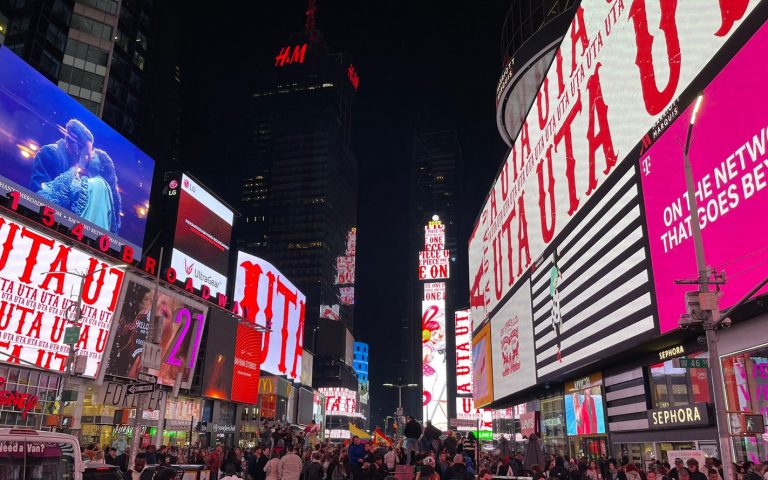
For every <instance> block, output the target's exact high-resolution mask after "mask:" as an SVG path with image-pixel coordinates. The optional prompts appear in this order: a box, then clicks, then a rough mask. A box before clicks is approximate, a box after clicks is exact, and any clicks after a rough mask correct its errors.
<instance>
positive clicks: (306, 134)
mask: <svg viewBox="0 0 768 480" xmlns="http://www.w3.org/2000/svg"><path fill="white" fill-rule="evenodd" d="M310 10H312V8H311V7H310ZM255 78H256V83H255V85H254V86H253V95H252V103H251V105H250V109H251V114H250V118H249V122H250V125H251V126H252V130H251V134H252V142H251V149H250V151H249V152H248V158H249V162H248V163H247V164H244V165H242V171H243V181H242V189H241V202H240V205H239V210H240V213H241V214H242V218H241V219H240V222H239V226H238V228H237V231H236V238H237V242H238V248H240V249H243V250H245V251H248V252H250V253H253V254H255V255H257V256H259V257H262V258H265V259H267V260H269V261H270V262H271V263H272V264H274V265H275V266H277V267H278V268H279V269H280V271H281V272H283V273H284V274H285V275H286V276H287V277H288V278H290V279H291V282H293V283H294V284H295V285H296V286H297V287H298V288H299V289H300V290H301V291H302V292H304V293H305V294H306V296H307V306H306V319H305V332H304V335H305V336H304V346H305V348H306V349H308V350H310V351H312V352H314V353H315V354H316V355H315V360H314V361H315V369H314V371H315V375H314V383H315V386H327V387H331V386H336V385H337V384H338V383H339V382H342V383H345V382H346V383H349V382H348V381H347V380H349V379H354V371H353V370H352V366H351V365H352V358H351V351H352V344H351V342H352V328H353V308H354V243H355V241H354V239H355V229H354V227H355V224H356V218H357V160H356V158H355V156H354V154H353V152H352V105H353V102H354V99H355V95H356V90H357V87H358V82H359V80H358V77H357V73H356V72H355V69H354V66H353V65H352V64H351V63H350V62H349V61H348V60H347V59H346V57H345V55H344V54H341V53H334V52H333V51H331V49H330V48H329V47H328V45H327V44H326V43H325V41H324V39H323V36H322V35H321V33H320V32H319V31H318V30H317V29H315V28H314V20H313V15H312V14H311V13H308V21H307V29H306V31H304V32H301V33H299V34H295V35H293V36H291V37H289V38H288V39H286V41H285V42H284V43H283V44H281V45H278V46H276V48H275V56H274V58H273V59H271V60H270V61H269V62H268V64H265V65H263V66H262V67H261V68H260V71H259V72H258V73H257V74H256V75H255ZM337 267H339V268H338V269H337ZM346 267H351V270H349V269H347V268H346ZM344 269H346V270H345V272H346V273H344V272H342V270H344ZM321 306H324V307H323V311H324V312H325V313H324V314H323V317H324V318H323V319H320V316H321V315H320V310H321ZM326 307H327V308H326ZM328 322H336V323H337V324H338V325H336V327H339V328H335V327H334V325H331V324H329V323H328ZM321 325H322V326H321ZM324 366H327V367H328V368H325V367H324ZM345 366H346V367H345ZM340 369H341V370H340ZM323 372H327V373H328V378H327V379H326V380H324V378H326V375H325V374H324V373H323ZM331 372H335V373H331ZM345 378H346V379H347V380H343V379H345ZM353 383H355V384H356V381H355V382H353Z"/></svg>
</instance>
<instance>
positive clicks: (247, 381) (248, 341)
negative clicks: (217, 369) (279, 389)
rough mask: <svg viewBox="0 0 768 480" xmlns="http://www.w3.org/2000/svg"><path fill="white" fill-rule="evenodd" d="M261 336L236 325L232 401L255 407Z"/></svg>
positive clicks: (250, 328)
mask: <svg viewBox="0 0 768 480" xmlns="http://www.w3.org/2000/svg"><path fill="white" fill-rule="evenodd" d="M262 336H263V334H262V333H261V332H260V331H258V330H256V329H255V328H253V327H251V326H249V325H243V324H242V323H240V324H238V325H237V340H236V341H235V366H234V369H233V370H232V397H231V399H232V401H233V402H241V403H247V404H250V405H255V404H256V401H257V400H258V397H259V365H260V364H259V357H260V356H261V341H262Z"/></svg>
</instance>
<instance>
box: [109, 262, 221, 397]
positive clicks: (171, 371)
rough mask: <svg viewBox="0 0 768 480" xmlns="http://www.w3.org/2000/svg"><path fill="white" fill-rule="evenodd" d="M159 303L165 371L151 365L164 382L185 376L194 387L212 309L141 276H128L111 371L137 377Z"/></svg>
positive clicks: (111, 354) (186, 382) (185, 384)
mask: <svg viewBox="0 0 768 480" xmlns="http://www.w3.org/2000/svg"><path fill="white" fill-rule="evenodd" d="M155 292H157V302H156V307H155V318H156V321H157V324H156V325H157V327H158V328H160V329H161V330H160V333H159V336H160V342H159V344H160V351H161V353H162V361H161V367H160V369H159V370H156V369H149V373H150V374H151V375H154V376H156V377H157V383H158V384H160V385H167V386H173V385H174V384H175V382H176V378H177V377H178V376H179V375H181V383H180V385H181V387H182V388H189V387H190V385H191V383H192V375H193V373H194V371H195V364H196V362H197V357H198V353H199V352H200V342H201V340H202V336H203V328H204V327H205V318H206V315H207V314H208V307H207V306H206V305H204V304H203V303H201V302H197V301H195V300H192V299H190V298H188V297H186V296H184V295H181V294H179V293H177V292H175V291H173V290H171V289H169V288H166V287H157V286H156V285H155V284H154V282H152V281H150V280H147V279H144V278H142V277H139V276H136V275H132V274H129V275H126V279H125V281H124V282H123V292H122V293H121V296H120V304H119V308H118V311H119V314H120V317H119V318H118V319H117V325H115V328H114V333H113V340H112V348H111V350H110V352H109V358H108V365H107V368H106V373H107V374H109V375H114V376H116V377H125V378H132V379H135V378H137V373H138V372H139V371H140V370H141V354H142V352H143V347H144V343H145V342H146V341H147V335H148V334H149V327H150V324H149V319H150V314H151V310H152V305H153V303H154V296H155Z"/></svg>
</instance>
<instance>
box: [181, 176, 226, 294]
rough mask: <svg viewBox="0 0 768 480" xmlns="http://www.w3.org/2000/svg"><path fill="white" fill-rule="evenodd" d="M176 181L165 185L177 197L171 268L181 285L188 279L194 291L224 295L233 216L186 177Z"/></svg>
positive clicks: (204, 190) (219, 202) (203, 188)
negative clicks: (204, 290) (206, 290)
mask: <svg viewBox="0 0 768 480" xmlns="http://www.w3.org/2000/svg"><path fill="white" fill-rule="evenodd" d="M177 182H179V181H177V180H176V179H174V180H171V182H170V184H169V185H168V194H169V195H178V198H179V207H178V211H177V216H176V229H175V234H174V236H173V254H172V256H171V267H173V269H174V270H176V274H177V278H178V279H179V280H181V281H182V282H186V280H187V279H189V278H191V279H192V286H193V287H194V288H195V289H198V290H201V289H208V291H210V293H211V294H212V295H213V296H214V297H216V296H217V295H218V294H222V295H224V294H226V292H227V272H228V270H229V269H228V266H229V244H230V241H231V239H232V223H233V221H234V216H235V214H234V212H233V211H232V210H231V209H230V208H229V207H227V206H226V205H225V204H224V203H222V202H221V201H220V200H218V199H217V198H216V197H215V196H213V195H212V194H211V193H210V192H209V191H208V190H206V188H205V187H203V186H202V185H200V184H199V183H197V182H196V181H195V180H194V179H192V178H191V177H190V176H189V175H186V174H182V175H181V179H180V183H177Z"/></svg>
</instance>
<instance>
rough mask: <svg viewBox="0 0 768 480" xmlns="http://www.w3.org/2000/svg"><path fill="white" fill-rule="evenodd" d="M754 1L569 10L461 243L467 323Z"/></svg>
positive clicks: (569, 218) (519, 271)
mask: <svg viewBox="0 0 768 480" xmlns="http://www.w3.org/2000/svg"><path fill="white" fill-rule="evenodd" d="M758 3H759V2H758V1H757V0H751V1H746V0H745V2H742V3H740V7H741V8H727V7H723V5H724V4H722V3H718V2H716V1H714V0H711V1H710V0H707V1H705V2H704V4H702V3H701V2H631V3H629V2H624V3H622V2H605V1H603V0H585V1H583V2H581V5H580V6H579V7H578V8H577V10H576V15H575V17H574V19H573V21H572V23H571V25H570V27H569V29H568V31H567V32H566V34H565V36H564V40H563V42H562V44H561V46H560V48H559V50H558V52H557V55H556V58H555V61H554V62H553V63H552V66H551V67H550V69H549V72H548V73H547V75H546V77H545V78H544V81H543V82H542V85H541V88H540V90H539V92H538V95H537V96H536V100H535V101H534V102H533V104H532V107H531V109H530V111H529V112H528V115H527V117H526V121H525V122H524V124H523V126H522V128H521V130H520V133H519V135H518V137H517V139H516V140H515V142H514V144H513V147H512V149H511V151H510V152H509V155H508V157H507V159H506V161H505V163H504V165H503V166H502V169H501V171H500V173H499V175H498V177H497V178H496V180H495V182H494V184H493V186H492V188H491V190H490V192H489V194H488V198H487V200H486V202H485V205H484V206H483V208H482V210H481V212H480V214H479V216H478V219H477V222H476V224H475V227H474V229H473V232H472V234H471V236H470V241H469V264H470V269H469V270H470V272H469V275H470V278H469V284H470V290H471V294H470V298H471V300H470V304H471V307H472V316H473V318H477V321H478V322H479V321H482V320H484V319H485V318H487V317H488V315H489V314H490V313H491V312H493V311H494V309H495V308H496V307H497V305H499V304H500V303H502V302H503V301H504V299H505V298H506V296H507V293H508V292H510V291H511V290H512V289H513V288H514V286H515V285H516V284H517V282H518V281H519V280H520V278H521V277H522V276H523V275H524V274H525V273H526V272H527V271H528V270H529V269H530V268H531V266H532V265H533V263H534V262H536V261H537V259H539V258H540V257H541V256H542V255H543V254H544V253H545V250H546V249H547V247H548V246H549V245H551V244H552V242H553V241H554V240H556V239H557V237H558V236H560V235H561V232H563V231H564V230H565V229H566V227H568V226H569V224H571V223H572V222H573V220H574V219H575V218H576V217H577V215H578V214H579V212H580V211H582V210H583V208H584V207H585V206H586V205H588V204H589V200H590V199H591V198H593V197H595V196H596V195H597V194H598V193H599V192H600V191H601V190H602V189H603V186H604V185H605V184H606V180H607V179H609V178H610V177H612V176H615V175H616V172H617V171H618V167H619V165H620V164H621V162H622V160H623V159H624V157H625V156H626V155H627V154H628V153H629V152H630V151H631V150H632V149H633V148H634V147H635V146H636V145H637V144H638V143H639V142H640V141H641V139H642V138H643V136H644V135H645V134H646V132H648V130H649V129H651V128H652V127H653V126H654V124H655V123H656V122H657V121H658V120H660V119H661V118H662V117H663V116H664V115H665V113H666V111H667V109H668V107H670V106H671V105H673V103H674V101H675V99H677V98H678V97H679V96H680V94H681V92H683V90H684V89H685V88H686V87H688V86H689V84H690V83H691V81H692V80H693V79H694V78H695V77H696V76H697V75H698V73H699V72H700V71H701V70H702V68H703V67H704V66H705V65H706V64H707V63H708V62H709V60H710V59H711V58H712V57H713V56H714V55H715V54H716V52H717V51H718V49H719V48H720V47H721V46H722V45H723V44H724V42H725V41H726V40H727V39H728V38H729V37H730V36H731V35H732V34H733V33H734V31H735V30H736V28H737V27H738V26H739V25H740V24H741V23H742V22H743V20H744V19H745V18H746V17H747V16H748V15H749V13H750V12H751V11H752V10H753V9H754V8H755V6H756V5H757V4H758ZM632 161H633V162H634V161H635V159H632ZM621 206H623V205H620V206H619V207H621ZM578 246H579V248H582V249H586V248H588V245H578ZM534 296H535V295H534ZM627 333H629V332H627Z"/></svg>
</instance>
